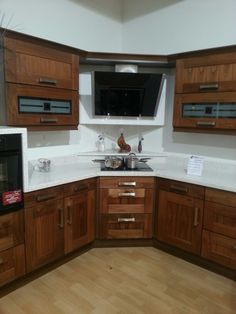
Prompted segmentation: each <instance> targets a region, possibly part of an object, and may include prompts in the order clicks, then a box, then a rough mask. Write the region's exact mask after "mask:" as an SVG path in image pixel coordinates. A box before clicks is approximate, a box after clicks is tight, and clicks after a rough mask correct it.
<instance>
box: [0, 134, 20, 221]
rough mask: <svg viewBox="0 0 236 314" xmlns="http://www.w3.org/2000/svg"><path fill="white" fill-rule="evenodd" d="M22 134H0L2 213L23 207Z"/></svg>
mask: <svg viewBox="0 0 236 314" xmlns="http://www.w3.org/2000/svg"><path fill="white" fill-rule="evenodd" d="M21 142H22V139H21V134H1V135H0V215H2V214H7V213H9V212H11V211H15V210H19V209H21V208H23V175H22V173H23V169H22V143H21Z"/></svg>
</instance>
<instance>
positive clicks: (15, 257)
mask: <svg viewBox="0 0 236 314" xmlns="http://www.w3.org/2000/svg"><path fill="white" fill-rule="evenodd" d="M24 274H25V246H24V214H23V210H19V211H16V212H12V213H9V214H6V215H2V216H0V286H2V285H4V284H6V283H8V282H10V281H12V280H14V279H16V278H18V277H21V276H23V275H24Z"/></svg>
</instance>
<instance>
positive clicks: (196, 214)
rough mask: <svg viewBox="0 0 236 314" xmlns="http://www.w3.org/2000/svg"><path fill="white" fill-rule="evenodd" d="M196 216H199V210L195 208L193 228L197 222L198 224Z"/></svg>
mask: <svg viewBox="0 0 236 314" xmlns="http://www.w3.org/2000/svg"><path fill="white" fill-rule="evenodd" d="M198 216H199V208H198V207H195V208H194V218H193V225H194V227H197V226H198V224H199V222H198Z"/></svg>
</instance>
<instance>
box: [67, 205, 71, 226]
mask: <svg viewBox="0 0 236 314" xmlns="http://www.w3.org/2000/svg"><path fill="white" fill-rule="evenodd" d="M67 224H68V225H72V210H71V207H70V206H67Z"/></svg>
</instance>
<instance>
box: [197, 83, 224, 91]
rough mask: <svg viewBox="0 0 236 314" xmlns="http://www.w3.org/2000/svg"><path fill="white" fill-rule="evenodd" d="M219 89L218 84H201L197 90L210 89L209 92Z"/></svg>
mask: <svg viewBox="0 0 236 314" xmlns="http://www.w3.org/2000/svg"><path fill="white" fill-rule="evenodd" d="M218 88H219V84H201V85H200V86H199V89H200V90H206V89H207V90H208V89H210V90H216V89H218Z"/></svg>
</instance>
